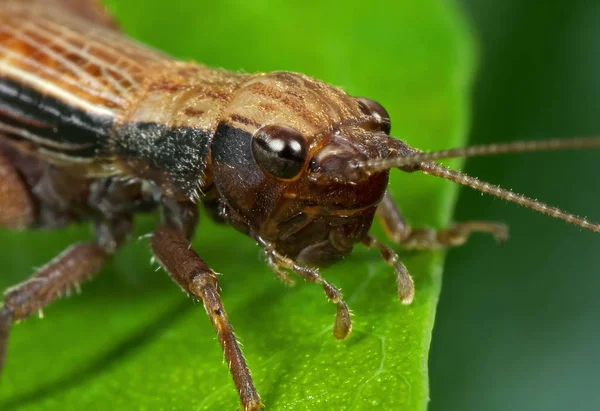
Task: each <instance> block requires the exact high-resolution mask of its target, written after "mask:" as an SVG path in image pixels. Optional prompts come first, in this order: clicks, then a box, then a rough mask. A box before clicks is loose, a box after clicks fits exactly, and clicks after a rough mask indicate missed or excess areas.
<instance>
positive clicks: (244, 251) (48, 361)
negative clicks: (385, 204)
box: [0, 0, 473, 410]
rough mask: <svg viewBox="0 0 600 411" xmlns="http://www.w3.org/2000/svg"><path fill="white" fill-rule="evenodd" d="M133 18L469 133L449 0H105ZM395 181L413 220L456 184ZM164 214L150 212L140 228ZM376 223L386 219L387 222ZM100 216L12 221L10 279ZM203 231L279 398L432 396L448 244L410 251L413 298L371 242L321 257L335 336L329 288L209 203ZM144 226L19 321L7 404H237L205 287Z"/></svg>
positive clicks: (308, 403)
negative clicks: (274, 261)
mask: <svg viewBox="0 0 600 411" xmlns="http://www.w3.org/2000/svg"><path fill="white" fill-rule="evenodd" d="M107 3H108V4H109V5H110V6H111V10H113V11H114V13H115V14H116V16H117V17H118V18H119V20H120V21H121V22H122V26H123V28H124V29H125V31H127V32H128V33H130V34H131V35H133V36H135V37H136V38H138V39H140V40H142V41H145V42H148V43H150V44H152V45H154V46H156V47H158V48H160V49H163V50H166V51H168V52H170V53H172V54H174V55H176V56H179V57H182V58H186V59H195V60H197V61H201V62H203V63H205V64H207V65H212V66H219V67H225V68H227V69H231V70H241V69H243V70H245V71H248V72H251V71H268V70H275V69H278V70H281V69H283V70H290V71H300V72H304V73H306V74H309V75H313V76H315V77H318V78H320V79H323V80H325V81H328V82H330V83H332V84H335V85H339V86H342V87H344V88H345V89H346V90H347V91H348V92H350V93H352V94H355V95H364V96H368V97H370V98H373V99H375V100H377V101H379V102H381V103H382V104H383V105H384V106H386V107H387V108H388V110H389V112H390V114H391V116H392V119H393V129H392V131H393V133H394V134H395V135H396V136H398V137H401V138H403V139H405V140H406V141H408V142H409V143H410V144H411V145H413V146H415V147H419V148H421V149H434V148H447V147H450V146H457V145H461V144H463V142H464V139H463V138H464V135H465V131H466V128H467V124H468V94H469V86H470V79H471V71H472V67H473V58H472V44H471V39H470V36H469V33H468V31H467V30H466V26H465V23H464V22H463V20H462V17H461V15H460V14H459V13H458V10H457V8H456V6H455V5H454V3H452V2H451V1H447V0H421V1H418V2H417V1H413V0H402V1H398V0H396V1H391V0H389V1H381V2H374V3H369V2H364V1H345V2H343V6H341V3H339V2H331V4H327V3H326V4H323V2H317V1H303V2H283V1H275V0H273V1H265V0H256V1H252V2H243V1H233V0H227V1H215V2H208V1H206V2H198V1H197V0H187V1H183V0H180V1H171V2H165V1H162V0H161V1H148V0H145V1H142V0H136V1H127V2H125V1H118V0H111V1H107ZM393 174H394V176H393V178H392V181H391V185H390V189H391V191H392V193H393V194H394V196H395V197H396V199H397V200H398V201H399V203H400V205H401V207H402V209H403V211H404V212H405V215H406V216H407V218H408V220H409V221H410V222H411V224H412V225H413V226H419V225H424V224H430V225H435V226H441V225H444V224H446V223H447V222H448V221H449V218H450V215H451V212H452V206H453V203H454V199H455V194H456V190H455V188H454V187H452V186H451V185H450V184H446V183H445V182H443V181H438V180H437V179H435V178H433V177H426V176H422V175H400V172H395V173H393ZM155 222H156V220H155V219H153V218H142V219H139V221H138V229H137V231H136V233H137V234H144V233H148V232H150V231H151V229H152V226H153V224H155ZM374 231H375V232H376V233H377V234H378V235H380V236H382V234H381V230H380V229H378V228H375V229H374ZM86 238H89V230H88V229H87V228H86V227H83V228H81V227H80V228H70V229H68V230H66V231H63V232H23V233H14V232H6V231H2V232H0V261H2V264H3V265H4V269H3V275H2V277H0V285H2V286H9V285H11V284H15V283H16V282H18V281H21V280H23V279H25V278H26V276H27V275H28V274H29V273H30V272H31V271H32V267H35V266H39V265H41V264H43V263H44V262H45V261H47V260H49V259H50V258H52V257H53V256H54V255H55V254H56V253H58V252H59V251H60V250H61V249H63V248H64V247H66V246H67V245H68V244H70V243H72V242H74V241H76V240H78V239H86ZM194 247H195V248H196V249H197V250H198V252H199V253H200V254H201V255H202V256H203V257H204V258H205V259H206V261H207V262H208V263H209V264H210V265H211V266H212V267H213V268H214V269H215V270H216V271H217V272H219V273H222V274H223V275H222V277H221V287H222V297H223V300H224V304H225V307H226V308H227V310H228V313H229V316H230V319H231V321H232V323H233V325H234V328H235V330H236V332H237V334H238V335H239V336H240V338H241V340H242V341H243V343H244V352H245V355H246V358H247V360H248V362H249V365H250V367H251V369H252V371H253V376H254V378H255V381H256V385H257V386H258V389H259V391H260V393H261V395H262V398H263V400H264V402H265V404H266V405H267V406H268V408H269V409H273V410H282V409H294V410H296V409H311V410H319V409H327V410H329V409H340V410H342V409H344V410H362V409H372V408H377V409H403V410H423V409H425V408H426V407H427V402H428V383H427V355H428V349H429V342H430V338H431V329H432V326H433V318H434V313H435V306H436V303H437V299H438V294H439V291H440V276H441V271H442V262H443V256H442V255H441V254H439V253H421V254H414V255H403V259H404V261H405V263H406V265H407V266H408V268H409V270H410V272H411V273H412V275H413V276H414V278H415V281H416V290H417V296H416V300H415V302H414V303H413V304H412V305H411V306H410V307H405V306H402V305H401V304H400V303H399V301H398V300H397V294H396V286H395V279H394V276H393V273H392V271H391V270H390V268H389V267H387V266H386V265H385V264H384V263H383V262H382V261H381V259H380V257H379V255H378V253H377V252H375V251H372V250H366V249H363V248H362V247H360V246H357V248H356V250H355V252H354V253H353V255H352V256H351V257H350V258H348V259H346V260H345V261H343V262H342V263H340V264H338V265H337V266H335V267H332V268H330V269H327V270H324V271H323V274H324V275H325V276H326V277H327V278H328V279H329V280H331V281H332V282H333V283H334V284H336V285H338V286H339V287H341V288H342V290H343V292H344V294H345V296H346V299H347V301H348V303H349V305H350V307H351V309H352V310H353V312H354V314H355V316H354V330H353V332H352V334H351V335H350V337H349V338H348V339H347V340H345V341H343V342H338V341H335V340H334V338H333V336H332V323H333V317H334V312H335V307H334V306H333V305H332V304H330V303H328V302H327V300H326V298H325V297H324V295H323V293H322V290H321V289H320V287H318V286H316V285H314V284H308V283H303V282H300V283H299V284H298V285H297V286H296V287H294V288H287V287H285V286H283V285H282V284H281V283H280V282H279V281H278V280H277V279H276V278H275V276H274V275H273V274H272V273H270V272H269V270H268V268H267V267H266V265H265V263H264V261H263V260H262V258H261V253H260V251H259V249H258V247H256V245H255V244H254V243H253V241H251V240H249V239H248V238H246V237H244V236H243V235H242V234H239V233H237V232H235V231H234V230H233V229H231V228H228V227H217V226H215V225H213V224H212V223H211V222H209V221H208V219H207V218H204V219H203V220H202V221H201V224H200V227H199V229H198V232H197V236H196V239H195V241H194ZM149 260H150V254H149V251H148V246H147V240H140V241H135V240H134V241H131V243H130V244H128V245H127V246H126V247H125V248H124V249H123V250H122V252H121V253H120V254H119V255H118V256H117V257H116V258H115V259H114V260H113V261H112V262H111V263H110V264H109V265H108V266H107V268H106V269H105V270H103V272H102V274H101V275H100V276H98V278H97V279H96V280H95V281H93V282H90V283H88V284H86V285H85V286H84V287H83V293H82V295H81V296H79V295H77V296H73V297H71V298H68V299H64V300H61V301H60V302H57V303H55V304H53V305H51V306H50V307H49V308H48V309H47V310H45V316H46V317H47V318H46V319H44V320H43V321H41V320H38V319H35V318H33V319H29V320H27V321H24V322H23V324H20V325H18V326H15V327H14V328H13V333H12V335H11V341H10V346H9V356H8V362H7V364H6V369H5V375H4V377H3V383H2V386H1V387H0V408H1V409H3V410H7V409H11V408H13V409H14V408H18V409H23V410H55V409H72V410H96V409H97V410H105V409H107V408H112V409H140V410H142V409H144V410H146V409H147V410H157V409H194V410H204V409H206V410H214V409H235V408H236V407H237V406H238V399H237V395H236V393H235V390H234V387H233V383H232V382H231V378H230V376H229V374H228V370H227V367H226V366H225V365H224V364H223V358H222V354H221V351H220V347H219V345H218V343H217V341H216V339H215V335H214V332H213V330H212V327H211V325H210V323H209V321H208V319H207V318H206V316H205V313H204V310H203V308H202V306H201V304H193V303H192V302H191V301H190V300H189V299H187V298H186V297H185V296H184V295H183V294H182V293H181V292H180V291H179V289H178V288H177V287H176V286H175V285H174V284H173V283H172V281H171V280H170V279H169V278H168V276H167V275H166V274H165V273H164V272H163V271H158V272H155V270H154V269H153V267H152V266H151V265H150V263H149Z"/></svg>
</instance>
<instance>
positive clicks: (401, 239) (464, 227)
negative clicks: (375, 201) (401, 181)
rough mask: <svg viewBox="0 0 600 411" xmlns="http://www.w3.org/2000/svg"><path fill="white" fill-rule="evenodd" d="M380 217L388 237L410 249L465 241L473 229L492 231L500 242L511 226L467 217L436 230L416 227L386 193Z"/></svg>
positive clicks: (504, 238)
mask: <svg viewBox="0 0 600 411" xmlns="http://www.w3.org/2000/svg"><path fill="white" fill-rule="evenodd" d="M377 217H378V219H379V221H380V222H381V224H382V226H383V228H384V230H385V231H386V233H387V235H388V237H389V238H390V239H391V240H392V241H394V242H396V243H398V244H402V245H403V246H404V247H405V248H408V249H417V250H436V249H440V248H444V247H447V246H458V245H462V244H464V243H465V242H466V241H467V240H468V239H469V237H470V235H471V234H472V233H490V234H492V235H493V236H494V237H495V238H496V240H498V241H499V242H503V241H506V240H507V239H508V227H507V226H506V225H505V224H502V223H496V222H490V221H465V222H461V223H456V224H453V225H452V226H450V227H448V228H445V229H441V230H436V229H433V228H422V229H413V228H411V227H410V225H409V224H408V223H407V222H406V220H405V219H404V217H402V214H401V213H400V210H399V209H398V205H397V204H396V202H395V201H394V199H393V198H392V197H391V196H390V195H389V193H386V194H385V196H384V198H383V200H382V201H381V203H380V204H379V207H378V208H377Z"/></svg>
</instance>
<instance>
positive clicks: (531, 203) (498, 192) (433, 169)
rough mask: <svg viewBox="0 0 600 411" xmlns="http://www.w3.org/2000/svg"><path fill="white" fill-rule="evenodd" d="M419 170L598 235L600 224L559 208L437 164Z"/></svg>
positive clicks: (423, 166)
mask: <svg viewBox="0 0 600 411" xmlns="http://www.w3.org/2000/svg"><path fill="white" fill-rule="evenodd" d="M419 169H420V170H421V171H422V172H423V173H425V174H430V175H433V176H437V177H441V178H443V179H446V180H450V181H453V182H455V183H458V184H462V185H464V186H467V187H471V188H472V189H474V190H477V191H481V192H484V193H486V194H490V195H493V196H495V197H499V198H502V199H503V200H508V201H512V202H513V203H517V204H519V205H521V206H523V207H527V208H531V209H532V210H535V211H537V212H540V213H542V214H546V215H549V216H550V217H554V218H558V219H560V220H564V221H566V222H567V223H571V224H575V225H578V226H579V227H582V228H586V229H588V230H591V231H594V232H596V233H600V224H596V223H593V222H591V221H588V220H586V219H585V218H582V217H579V216H576V215H574V214H570V213H567V212H565V211H563V210H561V209H559V208H556V207H552V206H549V205H548V204H545V203H542V202H540V201H537V200H533V199H531V198H529V197H525V196H524V195H521V194H516V193H513V192H512V191H508V190H504V189H503V188H500V187H498V186H496V185H493V184H490V183H486V182H484V181H479V180H478V179H476V178H475V177H471V176H468V175H466V174H463V173H461V172H459V171H455V170H451V169H449V168H446V167H444V166H441V165H439V164H436V163H430V162H427V163H422V164H421V165H420V167H419Z"/></svg>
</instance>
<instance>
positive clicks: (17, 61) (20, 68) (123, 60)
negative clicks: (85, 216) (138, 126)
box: [0, 0, 170, 162]
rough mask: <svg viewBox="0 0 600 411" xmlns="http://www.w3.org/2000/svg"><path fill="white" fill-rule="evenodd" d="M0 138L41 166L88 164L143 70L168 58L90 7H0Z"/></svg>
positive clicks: (71, 3)
mask: <svg viewBox="0 0 600 411" xmlns="http://www.w3.org/2000/svg"><path fill="white" fill-rule="evenodd" d="M0 22H2V23H1V24H0V133H2V134H3V135H4V136H8V137H9V138H11V139H13V140H20V141H27V142H29V147H33V149H35V150H37V151H38V152H40V153H41V154H42V155H44V156H45V157H47V158H48V159H49V160H58V161H62V162H65V161H66V162H93V161H95V160H97V159H98V158H99V157H101V156H102V153H103V147H105V146H106V144H107V143H108V137H109V135H110V133H111V130H112V128H113V124H114V122H115V121H116V119H118V118H119V116H121V115H122V114H123V113H124V111H125V109H126V107H128V105H130V104H131V102H132V101H134V100H135V98H136V96H137V95H138V94H139V93H140V90H142V88H143V83H144V80H145V78H146V77H147V75H148V72H149V70H153V69H156V68H157V67H160V66H162V65H164V64H165V63H167V62H168V61H170V59H169V58H168V57H167V56H165V55H163V54H161V53H159V52H157V51H154V50H152V49H150V48H148V47H146V46H144V45H142V44H139V43H137V42H135V41H134V40H131V39H129V38H127V37H125V36H124V35H122V34H120V33H119V32H118V31H117V30H116V29H115V28H116V25H115V24H114V22H113V21H112V20H111V19H110V18H109V17H108V15H107V14H106V13H105V12H104V9H103V8H102V7H101V6H99V5H98V3H97V2H95V1H81V0H45V1H44V0H0Z"/></svg>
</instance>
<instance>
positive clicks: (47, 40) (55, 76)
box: [0, 0, 600, 410]
mask: <svg viewBox="0 0 600 411" xmlns="http://www.w3.org/2000/svg"><path fill="white" fill-rule="evenodd" d="M75 3H76V2H75V1H68V0H47V1H41V0H39V1H38V0H28V1H22V0H21V1H16V0H0V21H1V22H2V25H1V26H0V175H1V176H2V179H1V180H0V225H1V226H3V227H7V228H12V229H28V228H59V227H62V226H65V225H67V224H71V223H77V222H81V221H89V222H91V223H92V224H93V225H94V227H95V234H96V235H95V239H94V240H93V241H91V242H85V243H78V244H75V245H73V246H72V247H70V248H68V249H67V250H65V251H64V252H63V253H62V254H60V255H59V256H58V257H56V258H55V259H54V260H52V261H51V262H50V263H48V264H47V265H46V266H44V267H42V268H40V269H39V270H38V271H37V272H36V273H35V274H34V275H33V276H32V277H31V278H30V279H29V280H27V281H25V282H23V283H21V284H18V285H16V286H15V287H13V288H11V289H9V290H8V291H7V292H6V294H5V297H4V304H3V306H2V309H1V311H0V366H1V364H2V362H3V361H4V358H5V352H6V346H7V341H8V335H9V331H10V328H11V325H12V324H13V323H14V322H15V321H18V320H21V319H24V318H26V317H28V316H29V315H31V314H32V313H34V312H36V311H38V310H40V309H42V308H43V307H44V306H46V305H47V304H49V303H50V302H51V301H53V300H55V299H56V298H57V297H59V296H60V295H61V294H62V293H64V292H66V291H67V290H69V289H70V288H72V287H78V286H79V284H80V283H81V282H82V281H84V280H86V279H87V278H89V277H91V276H92V275H93V274H94V273H96V272H98V271H99V269H100V268H101V267H102V265H103V263H104V262H105V260H106V259H107V258H108V257H110V256H111V255H113V254H114V253H115V252H116V251H117V250H118V249H119V247H120V246H121V245H122V244H123V243H124V242H125V241H127V239H128V237H129V235H130V233H131V231H132V220H133V216H134V215H135V214H138V213H147V212H157V211H159V212H161V213H162V216H163V223H162V224H161V225H160V226H159V227H157V228H156V229H155V230H154V232H153V235H152V239H151V247H152V252H153V254H154V256H155V257H156V258H157V260H158V261H159V262H160V264H161V265H162V266H163V267H164V268H165V270H166V271H167V272H168V273H169V275H170V276H171V277H172V279H173V280H174V281H175V282H176V283H177V284H179V285H180V286H181V288H182V289H183V290H184V291H185V292H187V293H188V294H189V295H191V296H192V297H194V298H196V299H198V300H202V302H203V303H204V307H205V309H206V312H207V314H208V316H209V318H210V320H211V322H212V324H213V326H214V328H215V330H216V332H217V336H218V339H219V342H220V343H221V346H222V348H223V352H224V354H225V358H226V360H227V363H228V365H229V368H230V371H231V375H232V377H233V380H234V383H235V386H236V388H237V391H238V394H239V397H240V400H241V403H242V406H243V407H244V409H246V410H257V409H260V408H262V403H261V401H260V397H259V395H258V393H257V390H256V388H255V386H254V383H253V381H252V378H251V376H250V372H249V370H248V367H247V365H246V362H245V359H244V357H243V355H242V352H241V350H240V347H239V344H238V342H237V340H236V338H235V336H234V334H233V330H232V327H231V325H230V323H229V321H228V319H227V315H226V313H225V309H224V308H223V305H222V303H221V299H220V296H219V292H218V284H217V277H216V275H215V273H214V272H213V271H212V270H211V268H210V267H208V266H207V264H206V263H205V262H204V261H203V260H202V258H201V257H200V256H199V255H198V254H197V253H196V252H195V251H194V250H193V249H191V248H190V238H191V236H192V235H193V233H194V230H195V228H196V223H197V218H198V209H197V203H198V202H201V203H202V204H203V205H204V208H205V209H206V211H207V213H208V214H209V215H210V216H211V217H212V218H214V219H215V220H217V221H219V222H222V223H226V224H230V225H232V226H234V227H235V228H236V229H238V230H239V231H241V232H243V233H245V234H246V235H248V236H250V237H251V238H253V239H255V240H256V242H257V243H258V244H259V246H260V247H261V248H262V249H263V251H264V255H265V258H266V261H267V264H268V265H269V267H270V268H271V269H272V270H273V271H274V272H275V274H276V275H277V276H278V277H280V278H281V279H282V280H283V281H286V282H287V281H290V275H291V274H295V275H297V276H299V277H301V278H303V279H305V280H308V281H311V282H314V283H316V284H319V285H321V286H322V287H323V290H324V292H325V294H326V295H327V297H328V299H329V300H330V301H331V302H332V303H334V304H335V305H336V307H337V315H336V320H335V325H334V328H333V334H334V336H335V338H337V339H344V338H346V337H347V336H348V334H349V333H350V331H351V327H352V325H351V318H350V312H349V309H348V306H347V305H346V303H345V301H344V299H343V296H342V294H341V293H340V291H339V290H338V289H337V288H336V286H334V285H333V284H331V283H330V282H328V281H327V280H326V279H325V278H323V277H322V276H321V274H320V273H319V271H318V269H317V268H316V267H318V266H324V265H327V264H331V263H334V262H336V261H338V260H339V259H341V258H342V257H344V256H346V255H348V254H349V253H350V252H351V251H352V249H353V247H354V245H355V244H357V243H361V244H363V245H365V246H367V247H370V248H375V249H377V250H378V251H379V252H380V253H381V255H382V257H383V259H384V261H385V262H386V263H387V264H388V265H390V266H391V267H392V269H393V270H394V272H395V274H396V277H397V284H398V296H399V299H400V300H401V302H402V303H403V304H410V303H411V301H412V300H413V296H414V286H413V281H412V278H411V276H410V275H409V273H408V271H407V270H406V267H405V266H404V265H403V264H402V262H401V261H400V259H399V257H398V255H397V254H396V253H395V252H394V251H393V250H392V249H391V248H389V247H387V246H386V245H384V244H383V243H381V242H380V241H379V240H377V239H376V238H375V237H374V236H372V235H371V234H369V229H370V227H371V224H372V222H373V220H374V218H375V217H377V219H378V220H379V221H380V222H381V224H382V225H383V227H384V229H385V231H386V233H387V235H388V236H389V238H390V239H391V240H393V241H394V242H396V243H398V244H400V245H402V246H403V247H404V248H407V249H425V250H427V249H437V248H442V247H446V246H455V245H460V244H463V243H464V242H465V241H466V240H467V239H468V237H469V235H470V234H471V233H473V232H487V233H491V234H492V235H494V236H495V237H496V238H497V239H499V240H505V239H506V238H507V235H508V232H507V228H506V227H505V226H504V225H503V224H500V223H494V222H485V221H467V222H462V223H457V224H455V225H453V226H451V227H449V228H446V229H441V230H434V229H430V228H424V229H414V228H412V227H411V226H410V225H409V224H408V223H407V222H406V221H405V220H404V218H403V217H402V215H401V213H400V211H399V209H398V207H397V206H396V204H395V202H394V201H393V200H392V198H391V196H390V195H389V194H387V193H386V189H387V185H388V175H389V170H390V169H391V168H398V169H400V170H402V171H405V172H416V171H419V172H422V173H425V174H430V175H434V176H437V177H441V178H444V179H446V180H450V181H453V182H456V183H459V184H461V185H466V186H468V187H471V188H473V189H476V190H479V191H481V192H485V193H488V194H491V195H493V196H496V197H499V198H502V199H505V200H508V201H512V202H515V203H517V204H520V205H522V206H525V207H529V208H531V209H533V210H535V211H538V212H540V213H543V214H547V215H550V216H552V217H555V218H559V219H562V220H564V221H567V222H569V223H572V224H575V225H578V226H580V227H583V228H586V229H589V230H592V231H595V232H600V225H598V224H595V223H592V222H589V221H587V220H586V219H583V218H580V217H577V216H575V215H572V214H569V213H566V212H564V211H561V210H559V209H557V208H554V207H551V206H548V205H546V204H543V203H541V202H538V201H534V200H532V199H529V198H527V197H525V196H522V195H518V194H515V193H512V192H510V191H506V190H503V189H501V188H499V187H497V186H494V185H492V184H489V183H485V182H482V181H479V180H477V179H475V178H473V177H469V176H467V175H465V174H463V173H460V172H458V171H454V170H451V169H448V168H446V167H443V166H441V165H439V164H438V163H436V161H437V160H439V159H444V158H453V157H471V156H480V155H491V154H502V153H510V152H526V151H538V150H558V149H568V148H591V147H600V138H579V139H571V140H548V141H537V142H516V143H509V144H497V145H487V146H478V147H469V148H458V149H453V150H446V151H437V152H431V153H423V152H420V151H419V150H417V149H415V148H412V147H410V146H408V145H407V144H406V143H404V142H403V141H401V140H399V139H396V138H393V137H390V130H391V124H390V118H389V115H388V113H387V112H386V110H385V109H384V108H383V107H382V106H381V105H380V104H378V103H376V102H374V101H372V100H370V99H367V98H356V97H352V96H349V95H348V94H346V93H345V92H344V91H342V90H340V89H338V88H335V87H332V86H330V85H327V84H325V83H322V82H320V81H317V80H315V79H313V78H310V77H307V76H304V75H302V74H297V73H289V72H274V73H259V74H234V73H230V72H227V71H224V70H215V69H210V68H207V67H204V66H201V65H198V64H195V63H184V62H181V61H177V60H175V59H173V58H171V57H169V56H166V55H164V54H162V53H160V52H158V51H155V50H152V49H150V48H148V47H146V46H143V45H141V44H139V43H136V42H135V41H133V40H131V39H129V38H127V37H125V36H124V35H122V34H120V33H119V32H118V31H117V30H116V25H115V24H114V22H113V21H112V19H111V18H110V17H109V16H108V15H107V14H106V13H105V11H104V9H103V8H102V7H101V6H99V5H98V4H97V3H96V2H95V1H91V0H88V1H85V2H78V3H77V4H75Z"/></svg>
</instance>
